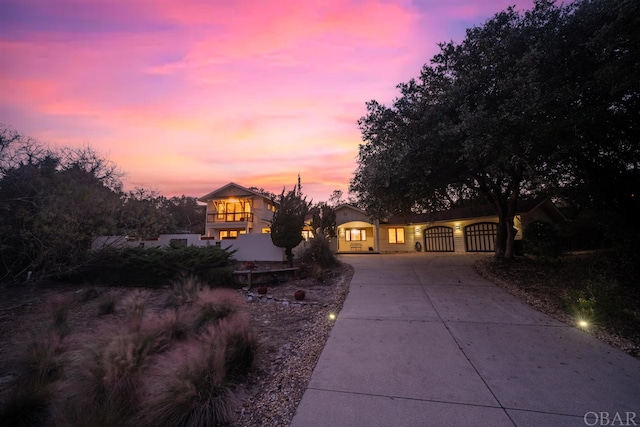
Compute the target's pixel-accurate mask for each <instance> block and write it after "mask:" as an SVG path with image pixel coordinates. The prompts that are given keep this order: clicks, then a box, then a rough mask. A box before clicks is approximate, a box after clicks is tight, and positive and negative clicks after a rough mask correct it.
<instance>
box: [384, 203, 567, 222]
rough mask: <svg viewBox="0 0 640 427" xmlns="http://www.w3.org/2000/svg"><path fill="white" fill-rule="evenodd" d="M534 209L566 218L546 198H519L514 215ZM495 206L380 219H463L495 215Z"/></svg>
mask: <svg viewBox="0 0 640 427" xmlns="http://www.w3.org/2000/svg"><path fill="white" fill-rule="evenodd" d="M536 209H542V210H543V211H545V212H546V213H547V214H548V215H549V216H550V217H552V218H554V219H555V220H557V221H560V222H561V221H564V220H566V218H565V216H564V215H563V214H562V212H560V210H559V209H558V208H557V207H556V205H554V204H553V202H552V201H551V200H549V199H546V198H537V199H524V200H519V201H518V205H517V207H516V215H525V214H528V213H530V212H531V211H534V210H536ZM496 215H497V214H496V211H495V208H494V207H493V206H491V205H489V204H483V205H472V206H464V207H458V208H452V209H449V210H446V211H441V212H431V213H424V214H414V215H409V216H407V217H404V218H400V217H392V218H389V219H388V220H387V221H381V222H384V223H387V224H402V223H405V224H416V223H424V222H434V221H453V220H464V219H471V218H479V217H485V216H496Z"/></svg>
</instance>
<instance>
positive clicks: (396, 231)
mask: <svg viewBox="0 0 640 427" xmlns="http://www.w3.org/2000/svg"><path fill="white" fill-rule="evenodd" d="M389 243H404V228H390V229H389Z"/></svg>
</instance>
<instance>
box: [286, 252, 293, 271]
mask: <svg viewBox="0 0 640 427" xmlns="http://www.w3.org/2000/svg"><path fill="white" fill-rule="evenodd" d="M284 253H285V254H286V255H287V261H288V262H289V267H293V249H292V248H286V249H285V250H284Z"/></svg>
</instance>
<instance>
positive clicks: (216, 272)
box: [78, 246, 234, 288]
mask: <svg viewBox="0 0 640 427" xmlns="http://www.w3.org/2000/svg"><path fill="white" fill-rule="evenodd" d="M233 254H234V251H230V250H226V249H221V248H217V247H215V246H207V247H194V246H189V247H168V248H148V249H145V248H107V249H103V250H101V251H96V252H94V253H93V254H92V260H91V261H90V262H89V263H87V265H86V266H85V267H84V269H83V271H81V272H80V273H78V274H80V275H81V276H82V277H81V278H82V279H83V280H89V281H94V282H100V283H105V284H110V285H118V286H123V285H124V286H145V287H151V288H159V287H162V286H165V285H168V284H171V282H172V281H173V280H175V279H176V278H178V277H179V276H180V275H181V274H192V275H193V276H195V277H197V278H199V279H200V280H202V281H203V282H205V283H207V284H209V285H210V286H222V285H227V284H229V283H231V282H232V279H233V274H232V273H233V265H232V261H231V257H232V256H233Z"/></svg>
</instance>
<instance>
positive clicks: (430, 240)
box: [424, 226, 454, 252]
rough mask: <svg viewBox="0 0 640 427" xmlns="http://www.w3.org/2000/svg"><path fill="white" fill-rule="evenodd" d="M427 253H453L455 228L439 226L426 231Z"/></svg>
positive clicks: (425, 247)
mask: <svg viewBox="0 0 640 427" xmlns="http://www.w3.org/2000/svg"><path fill="white" fill-rule="evenodd" d="M424 251H425V252H453V251H454V246H453V228H451V227H444V226H437V227H429V228H427V229H425V230H424Z"/></svg>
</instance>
